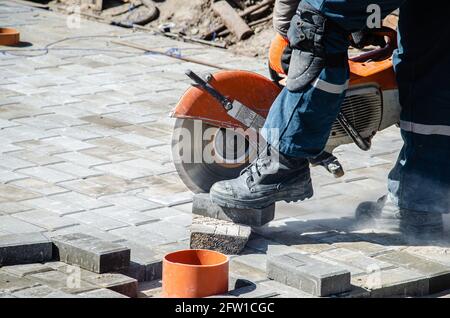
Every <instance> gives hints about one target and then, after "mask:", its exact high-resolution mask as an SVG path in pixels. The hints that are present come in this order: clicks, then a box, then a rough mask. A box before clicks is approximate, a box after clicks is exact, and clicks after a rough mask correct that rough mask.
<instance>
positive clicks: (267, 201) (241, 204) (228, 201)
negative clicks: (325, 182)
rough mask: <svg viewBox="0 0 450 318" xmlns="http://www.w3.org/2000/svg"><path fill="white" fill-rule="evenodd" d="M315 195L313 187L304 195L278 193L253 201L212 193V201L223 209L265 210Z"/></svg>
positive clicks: (303, 193)
mask: <svg viewBox="0 0 450 318" xmlns="http://www.w3.org/2000/svg"><path fill="white" fill-rule="evenodd" d="M313 195H314V191H313V188H312V185H311V184H310V186H309V187H307V189H306V190H305V191H303V192H302V193H297V194H292V190H291V191H290V192H286V191H284V192H277V193H276V194H274V195H271V196H266V197H263V198H259V199H252V200H237V199H234V198H230V197H224V196H221V195H218V194H214V193H210V198H211V201H212V202H213V203H215V204H217V205H219V206H221V207H225V208H231V209H264V208H266V207H268V206H271V205H272V204H274V203H276V202H278V201H285V202H287V203H291V202H298V201H303V200H306V199H309V198H311V197H312V196H313Z"/></svg>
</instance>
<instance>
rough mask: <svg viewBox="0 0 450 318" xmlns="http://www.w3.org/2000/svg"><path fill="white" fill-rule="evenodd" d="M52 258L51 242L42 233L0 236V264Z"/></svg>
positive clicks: (34, 261) (23, 262) (43, 260)
mask: <svg viewBox="0 0 450 318" xmlns="http://www.w3.org/2000/svg"><path fill="white" fill-rule="evenodd" d="M51 259H52V242H51V241H50V240H49V239H48V238H47V237H45V236H44V235H43V234H42V233H39V232H35V233H21V234H9V235H3V236H1V237H0V266H6V265H17V264H28V263H38V262H46V261H49V260H51Z"/></svg>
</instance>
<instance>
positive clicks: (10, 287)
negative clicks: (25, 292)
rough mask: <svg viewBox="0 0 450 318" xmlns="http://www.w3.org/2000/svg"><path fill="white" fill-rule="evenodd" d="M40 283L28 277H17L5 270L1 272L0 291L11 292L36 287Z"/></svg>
mask: <svg viewBox="0 0 450 318" xmlns="http://www.w3.org/2000/svg"><path fill="white" fill-rule="evenodd" d="M38 285H40V284H39V283H37V282H34V281H32V280H29V279H27V278H22V277H16V276H13V275H10V274H7V273H4V272H0V293H7V294H11V293H13V292H15V291H19V290H22V289H26V288H30V287H35V286H38Z"/></svg>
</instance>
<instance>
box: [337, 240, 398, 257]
mask: <svg viewBox="0 0 450 318" xmlns="http://www.w3.org/2000/svg"><path fill="white" fill-rule="evenodd" d="M333 246H335V247H343V248H346V249H349V250H353V251H356V252H360V253H363V254H364V255H366V256H370V257H374V256H377V255H380V254H384V253H387V252H389V251H392V250H394V249H395V247H390V246H383V245H380V244H375V243H371V242H365V241H359V242H339V243H334V244H333Z"/></svg>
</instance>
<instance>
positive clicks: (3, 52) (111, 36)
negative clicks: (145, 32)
mask: <svg viewBox="0 0 450 318" xmlns="http://www.w3.org/2000/svg"><path fill="white" fill-rule="evenodd" d="M117 37H118V36H116V35H80V36H72V37H66V38H63V39H61V40H57V41H54V42H50V43H48V44H46V45H45V46H44V47H43V48H36V49H21V50H17V49H15V50H12V49H10V50H0V52H1V53H2V54H9V55H12V56H19V57H38V56H44V55H47V54H48V52H49V50H50V49H51V47H52V46H54V45H56V44H59V43H62V42H66V41H70V40H79V39H90V38H117ZM52 50H59V51H61V50H77V51H83V50H85V51H100V52H119V53H131V52H128V51H122V50H114V49H96V48H92V49H84V48H77V49H74V48H53V49H52ZM24 51H25V52H42V51H43V52H42V53H41V54H33V55H31V54H28V55H27V54H15V53H11V52H24Z"/></svg>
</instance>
